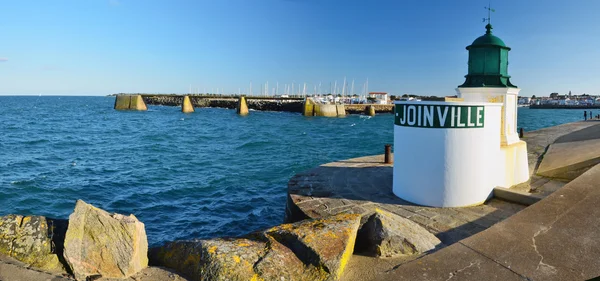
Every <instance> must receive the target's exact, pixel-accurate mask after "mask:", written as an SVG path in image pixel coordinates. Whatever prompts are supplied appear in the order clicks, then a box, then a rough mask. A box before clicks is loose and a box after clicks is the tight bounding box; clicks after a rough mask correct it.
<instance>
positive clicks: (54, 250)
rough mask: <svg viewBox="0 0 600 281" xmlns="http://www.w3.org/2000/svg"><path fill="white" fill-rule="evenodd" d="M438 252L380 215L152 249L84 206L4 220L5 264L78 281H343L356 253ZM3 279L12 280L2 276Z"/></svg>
mask: <svg viewBox="0 0 600 281" xmlns="http://www.w3.org/2000/svg"><path fill="white" fill-rule="evenodd" d="M399 220H400V221H399ZM398 225H401V226H402V227H401V228H399V227H397V226H398ZM440 245H441V243H440V241H439V240H438V239H437V238H435V236H433V235H431V234H430V233H428V232H427V231H426V230H424V229H422V228H421V227H420V226H419V225H417V224H416V223H414V222H411V221H409V220H405V219H402V218H399V217H397V216H395V215H393V214H391V213H388V212H385V211H382V210H377V211H376V212H375V213H374V214H373V215H371V216H370V217H364V216H361V215H360V214H353V213H351V212H348V213H340V214H336V215H332V216H329V217H325V218H320V219H307V220H302V221H298V222H295V223H286V224H282V225H279V226H275V227H272V228H269V229H266V230H262V231H257V232H253V233H249V234H247V235H244V236H240V237H225V238H214V239H206V240H188V241H173V242H168V243H166V244H165V245H163V246H160V247H155V248H150V249H149V248H148V241H147V237H146V232H145V226H144V224H143V223H142V222H140V221H139V220H137V218H136V217H135V216H134V215H129V216H125V215H122V214H115V213H108V212H106V211H104V210H101V209H99V208H97V207H94V206H92V205H90V204H87V203H85V202H84V201H82V200H78V201H77V203H76V205H75V209H74V211H73V213H72V214H71V215H70V216H69V219H68V220H61V219H52V218H46V217H43V216H21V215H7V216H3V217H0V257H2V258H3V259H6V258H7V257H8V258H12V259H14V260H16V261H18V262H19V263H20V264H21V268H23V267H25V268H27V270H29V269H33V270H36V271H38V272H42V273H46V274H50V275H53V276H61V278H65V280H69V279H75V280H78V281H83V280H97V279H100V280H104V279H106V280H125V279H130V278H133V277H132V276H138V277H136V279H134V280H160V279H155V278H154V279H153V278H151V277H146V278H144V277H143V276H147V275H148V274H147V272H148V270H149V269H148V268H149V267H148V266H149V265H151V266H153V267H150V268H152V270H154V271H155V274H154V275H156V276H171V277H172V278H170V279H172V280H184V279H183V278H187V279H188V280H240V281H241V280H339V279H340V277H341V276H342V273H343V272H344V269H345V268H346V265H347V264H348V261H349V260H350V258H351V257H352V255H353V253H355V251H356V250H357V249H361V251H362V252H363V253H364V254H366V255H371V256H375V257H392V256H398V255H418V254H421V253H424V252H427V251H431V250H433V249H435V248H436V247H439V246H440ZM9 265H10V266H14V264H11V263H8V264H7V263H3V262H2V259H0V268H2V267H7V266H9ZM156 266H160V267H163V268H165V269H161V268H160V267H156ZM24 272H27V271H24ZM144 272H146V273H144ZM156 272H158V273H156ZM140 276H141V277H140ZM181 276H184V277H181ZM3 277H4V278H8V277H6V276H3V275H2V274H1V273H0V280H1V279H2V278H3ZM102 278H104V279H102ZM31 280H34V279H31ZM40 280H46V279H40ZM57 280H62V279H57Z"/></svg>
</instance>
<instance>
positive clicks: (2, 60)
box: [0, 58, 8, 62]
mask: <svg viewBox="0 0 600 281" xmlns="http://www.w3.org/2000/svg"><path fill="white" fill-rule="evenodd" d="M5 61H8V59H7V58H0V62H5Z"/></svg>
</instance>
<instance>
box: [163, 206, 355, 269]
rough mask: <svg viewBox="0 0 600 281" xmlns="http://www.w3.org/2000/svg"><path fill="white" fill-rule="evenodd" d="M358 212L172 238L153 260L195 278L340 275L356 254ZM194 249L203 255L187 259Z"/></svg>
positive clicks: (196, 252)
mask: <svg viewBox="0 0 600 281" xmlns="http://www.w3.org/2000/svg"><path fill="white" fill-rule="evenodd" d="M360 217H361V216H360V215H358V214H340V215H335V216H331V217H328V218H323V219H318V220H306V221H301V222H298V223H293V224H282V225H280V226H276V227H272V228H270V229H268V230H265V231H263V232H257V233H252V234H249V235H246V236H244V237H240V238H226V239H211V240H194V241H175V242H170V243H167V244H166V245H165V246H163V247H161V248H158V249H156V250H153V251H152V252H153V254H152V260H153V262H154V263H156V264H157V265H163V266H167V267H172V268H174V269H176V270H178V271H180V272H183V273H186V274H187V275H188V276H190V277H191V278H192V280H233V281H242V280H243V281H247V280H289V281H294V280H297V281H300V280H301V281H305V280H306V281H314V280H338V279H339V278H340V277H341V275H342V273H343V271H344V269H345V267H346V265H347V263H348V260H349V259H350V257H351V256H352V253H353V250H354V240H355V239H356V233H357V231H358V227H359V225H360ZM167 253H173V254H172V255H167ZM190 254H197V255H201V256H200V257H201V260H200V261H198V262H194V263H188V262H184V261H185V260H186V259H189V255H190Z"/></svg>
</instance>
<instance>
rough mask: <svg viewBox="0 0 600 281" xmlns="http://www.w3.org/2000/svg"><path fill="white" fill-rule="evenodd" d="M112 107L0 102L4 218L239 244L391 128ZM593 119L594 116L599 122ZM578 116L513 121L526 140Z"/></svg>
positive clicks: (387, 139)
mask: <svg viewBox="0 0 600 281" xmlns="http://www.w3.org/2000/svg"><path fill="white" fill-rule="evenodd" d="M114 101H115V98H114V97H72V96H39V97H38V96H0V216H2V215H7V214H22V215H43V216H48V217H53V218H63V219H66V218H68V216H69V214H70V213H71V212H72V211H73V208H74V206H75V202H76V200H77V199H82V200H84V201H86V202H88V203H90V204H93V205H95V206H97V207H99V208H102V209H104V210H107V211H109V212H116V213H122V214H126V215H127V214H134V215H135V216H136V217H137V218H138V219H139V220H140V221H142V222H143V223H144V224H145V226H146V233H147V235H148V241H149V243H150V244H151V245H152V246H157V245H160V244H162V243H164V242H166V241H172V240H180V239H193V238H213V237H222V236H237V235H242V234H245V233H248V232H252V231H256V230H260V229H264V228H268V227H271V226H274V225H277V224H280V223H282V222H283V217H284V209H285V203H286V189H287V182H288V180H289V179H290V178H291V177H292V176H294V175H295V174H296V173H299V172H301V171H304V170H307V169H310V168H313V167H315V166H318V165H320V164H324V163H328V162H332V161H336V160H342V159H348V158H353V157H359V156H365V155H374V154H382V153H383V152H384V145H385V144H388V143H389V144H392V143H393V116H392V115H391V114H380V115H377V116H374V117H368V116H360V115H350V116H347V117H345V118H319V117H304V116H302V115H300V114H298V113H289V112H262V111H251V112H250V114H249V115H248V116H244V117H243V116H238V115H237V114H236V113H235V110H230V109H222V108H197V109H196V112H195V113H191V114H184V113H181V111H180V108H179V107H168V106H149V108H148V111H145V112H132V111H116V110H114V109H113V105H114ZM598 113H600V112H598ZM582 115H583V112H582V110H565V109H529V108H526V107H521V108H519V109H518V116H519V119H518V122H519V124H518V126H519V128H521V127H522V128H524V130H525V132H527V131H531V130H537V129H540V128H544V127H549V126H555V125H559V124H563V123H568V122H574V121H578V120H581V119H582V117H583V116H582Z"/></svg>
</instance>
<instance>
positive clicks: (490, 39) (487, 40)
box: [467, 24, 510, 50]
mask: <svg viewBox="0 0 600 281" xmlns="http://www.w3.org/2000/svg"><path fill="white" fill-rule="evenodd" d="M485 28H486V29H487V31H486V32H485V34H484V35H482V36H480V37H479V38H477V39H475V41H473V43H472V44H471V45H470V46H467V50H469V49H470V48H472V47H484V46H498V47H501V48H507V49H509V50H510V48H509V47H507V46H506V44H504V41H502V39H500V38H498V37H496V36H494V35H492V25H491V24H487V25H486V26H485Z"/></svg>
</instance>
